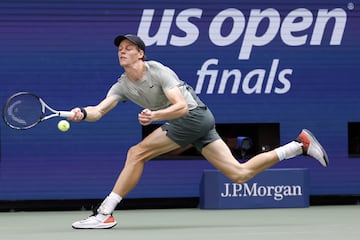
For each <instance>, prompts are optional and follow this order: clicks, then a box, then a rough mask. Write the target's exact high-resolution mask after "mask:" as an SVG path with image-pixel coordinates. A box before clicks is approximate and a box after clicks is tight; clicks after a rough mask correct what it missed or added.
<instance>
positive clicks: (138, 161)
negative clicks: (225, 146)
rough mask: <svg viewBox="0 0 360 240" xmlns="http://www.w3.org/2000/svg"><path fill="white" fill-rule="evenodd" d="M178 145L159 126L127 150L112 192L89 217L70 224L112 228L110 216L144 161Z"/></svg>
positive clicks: (83, 226) (131, 184) (140, 169)
mask: <svg viewBox="0 0 360 240" xmlns="http://www.w3.org/2000/svg"><path fill="white" fill-rule="evenodd" d="M178 147H179V145H178V144H176V143H175V142H174V141H172V140H171V139H170V138H168V137H167V136H166V132H165V131H163V130H162V129H161V128H158V129H156V130H155V131H154V132H152V133H151V134H150V135H149V136H147V137H146V138H145V139H144V140H143V141H141V142H140V143H139V144H137V145H135V146H133V147H131V148H130V149H129V151H128V154H127V158H126V162H125V166H124V168H123V169H122V171H121V173H120V175H119V177H118V179H117V181H116V183H115V185H114V187H113V190H112V192H111V193H110V194H109V196H107V197H106V198H105V200H104V201H103V202H102V204H101V205H100V207H99V208H97V209H95V210H94V214H93V215H91V216H90V217H88V218H86V219H83V220H80V221H76V222H74V223H73V224H72V227H73V228H75V229H94V228H104V229H105V228H112V227H114V226H115V225H116V224H117V222H116V221H115V219H114V217H113V216H112V213H113V211H114V210H115V207H116V206H117V204H118V203H119V202H120V201H121V199H122V198H123V197H125V196H126V195H127V194H128V193H129V192H130V191H131V190H132V189H133V188H134V187H135V186H136V184H137V183H138V181H139V180H140V177H141V175H142V171H143V168H144V164H145V163H146V161H148V160H150V159H152V158H154V157H156V156H159V155H161V154H163V153H166V152H169V151H171V150H174V149H176V148H178Z"/></svg>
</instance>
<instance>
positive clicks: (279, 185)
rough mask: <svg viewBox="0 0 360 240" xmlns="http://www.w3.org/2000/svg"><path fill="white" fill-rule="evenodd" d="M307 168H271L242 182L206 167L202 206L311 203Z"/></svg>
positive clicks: (227, 206)
mask: <svg viewBox="0 0 360 240" xmlns="http://www.w3.org/2000/svg"><path fill="white" fill-rule="evenodd" d="M308 174H309V173H308V170H307V169H295V168H294V169H270V170H266V171H265V172H263V173H261V174H259V175H257V176H256V177H255V178H253V179H251V180H250V181H248V182H246V183H242V184H238V183H233V182H231V181H229V179H228V178H226V177H224V175H222V174H221V173H220V172H219V171H217V170H205V171H204V173H203V176H202V180H201V185H200V207H201V208H209V209H237V208H286V207H308V206H309V175H308Z"/></svg>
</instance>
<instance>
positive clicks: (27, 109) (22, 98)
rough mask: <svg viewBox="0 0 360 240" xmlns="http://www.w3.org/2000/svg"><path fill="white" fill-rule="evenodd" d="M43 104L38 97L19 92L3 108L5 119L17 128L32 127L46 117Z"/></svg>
mask: <svg viewBox="0 0 360 240" xmlns="http://www.w3.org/2000/svg"><path fill="white" fill-rule="evenodd" d="M44 115H45V113H44V110H43V106H42V104H41V103H40V101H39V99H38V97H36V96H34V95H31V94H19V95H15V96H13V97H12V98H10V99H9V100H8V101H7V102H6V104H5V106H4V109H3V119H4V121H5V122H6V123H7V124H8V125H9V126H11V127H13V128H17V129H26V128H30V127H32V126H33V125H35V124H37V123H38V122H39V121H41V119H42V118H43V117H44Z"/></svg>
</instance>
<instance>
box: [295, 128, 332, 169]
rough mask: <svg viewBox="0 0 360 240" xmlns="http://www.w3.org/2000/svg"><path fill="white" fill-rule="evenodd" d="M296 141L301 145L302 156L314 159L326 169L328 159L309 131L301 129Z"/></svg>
mask: <svg viewBox="0 0 360 240" xmlns="http://www.w3.org/2000/svg"><path fill="white" fill-rule="evenodd" d="M296 141H297V142H299V143H302V149H303V154H304V155H307V156H310V157H313V158H315V159H316V160H318V161H319V162H320V163H321V165H323V166H324V167H327V166H328V165H329V159H328V156H327V154H326V151H325V149H324V148H323V147H322V146H321V144H320V143H319V142H318V140H317V139H316V138H315V136H314V134H312V133H311V132H310V131H309V130H307V129H303V130H302V131H301V133H300V134H299V136H298V137H297V138H296Z"/></svg>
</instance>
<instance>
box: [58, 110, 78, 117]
mask: <svg viewBox="0 0 360 240" xmlns="http://www.w3.org/2000/svg"><path fill="white" fill-rule="evenodd" d="M74 115H75V113H73V112H69V111H59V117H65V118H67V117H73V116H74Z"/></svg>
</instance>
